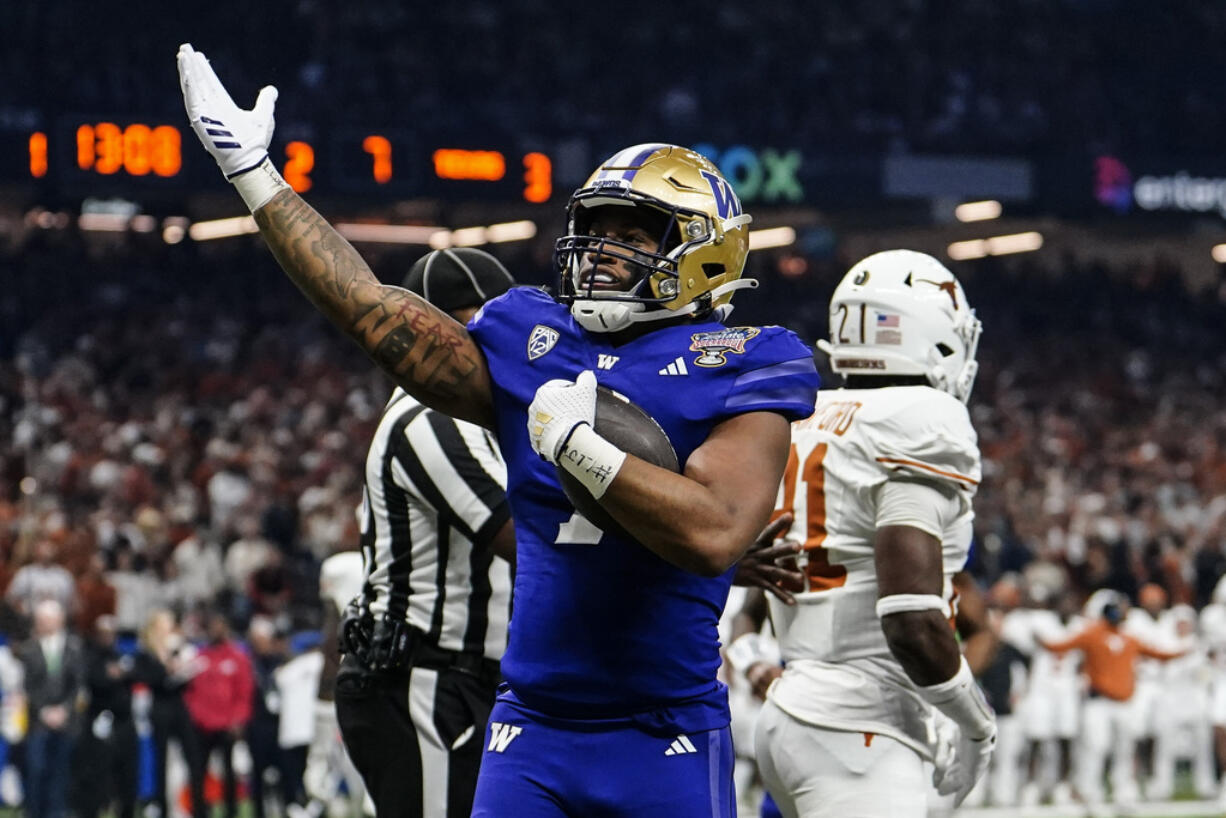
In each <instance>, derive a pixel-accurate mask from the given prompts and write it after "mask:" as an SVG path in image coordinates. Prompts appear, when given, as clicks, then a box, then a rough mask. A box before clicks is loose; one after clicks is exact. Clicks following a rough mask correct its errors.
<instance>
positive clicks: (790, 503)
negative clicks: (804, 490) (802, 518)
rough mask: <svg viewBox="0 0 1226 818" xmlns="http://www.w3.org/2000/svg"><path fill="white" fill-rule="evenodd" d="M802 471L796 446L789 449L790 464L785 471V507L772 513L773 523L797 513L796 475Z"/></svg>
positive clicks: (793, 445) (792, 445)
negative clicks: (788, 514) (782, 517)
mask: <svg viewBox="0 0 1226 818" xmlns="http://www.w3.org/2000/svg"><path fill="white" fill-rule="evenodd" d="M798 471H800V457H799V455H797V454H796V444H795V443H793V444H791V445H790V446H789V447H788V464H787V466H785V467H784V469H783V505H782V506H780V507H779V508H777V509H775V510H774V511H773V512H772V513H771V522H772V523H773V522H774V521H775V520H778V519H779V518H780V517H781V516H783V515H784V514H787V513H789V512H791V513H792V514H795V513H796V473H797V472H798Z"/></svg>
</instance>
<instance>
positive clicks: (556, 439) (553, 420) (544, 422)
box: [528, 369, 596, 465]
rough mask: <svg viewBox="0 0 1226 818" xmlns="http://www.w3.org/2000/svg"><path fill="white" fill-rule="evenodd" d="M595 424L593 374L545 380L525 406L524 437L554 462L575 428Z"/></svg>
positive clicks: (544, 456) (555, 463)
mask: <svg viewBox="0 0 1226 818" xmlns="http://www.w3.org/2000/svg"><path fill="white" fill-rule="evenodd" d="M584 423H586V424H587V425H588V426H594V425H595V423H596V374H595V373H594V372H592V370H590V369H586V370H584V371H583V372H580V373H579V377H578V378H575V380H574V382H571V381H563V380H552V381H546V382H545V383H543V384H541V386H540V388H538V389H537V390H536V397H534V398H533V399H532V403H530V404H529V405H528V436H529V438H531V440H532V449H533V451H535V452H536V453H537V454H539V455H540V456H541V457H543V458H545V459H546V460H548V461H549V462H550V463H553V464H554V465H557V463H558V458H559V457H560V456H561V455H562V449H563V447H564V446H565V445H566V442H567V441H568V440H569V439H570V436H571V434H572V433H573V432H574V431H575V427H577V426H579V425H581V424H584Z"/></svg>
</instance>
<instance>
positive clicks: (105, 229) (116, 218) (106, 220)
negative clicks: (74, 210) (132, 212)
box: [77, 213, 131, 233]
mask: <svg viewBox="0 0 1226 818" xmlns="http://www.w3.org/2000/svg"><path fill="white" fill-rule="evenodd" d="M130 219H131V217H130V216H129V215H128V214H126V213H82V214H81V215H80V216H78V217H77V227H79V228H81V229H82V230H95V231H98V232H102V233H123V232H125V231H127V229H128V221H129V220H130Z"/></svg>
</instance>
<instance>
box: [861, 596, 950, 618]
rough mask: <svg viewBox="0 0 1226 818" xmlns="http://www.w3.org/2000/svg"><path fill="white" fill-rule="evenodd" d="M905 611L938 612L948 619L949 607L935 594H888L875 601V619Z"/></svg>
mask: <svg viewBox="0 0 1226 818" xmlns="http://www.w3.org/2000/svg"><path fill="white" fill-rule="evenodd" d="M907 611H940V612H941V614H942V615H943V616H946V617H948V616H949V615H950V613H949V605H948V604H946V602H945V600H944V599H942V598H941V597H939V596H937V595H936V594H890V595H889V596H883V597H881V599H878V600H877V618H878V619H881V618H882V617H886V616H889V615H890V614H896V613H905V612H907Z"/></svg>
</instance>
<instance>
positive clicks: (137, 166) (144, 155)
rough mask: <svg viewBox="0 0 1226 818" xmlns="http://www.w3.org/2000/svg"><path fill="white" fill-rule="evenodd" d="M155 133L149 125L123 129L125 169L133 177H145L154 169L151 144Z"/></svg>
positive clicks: (131, 126)
mask: <svg viewBox="0 0 1226 818" xmlns="http://www.w3.org/2000/svg"><path fill="white" fill-rule="evenodd" d="M152 140H153V131H152V130H150V128H149V126H148V125H129V126H128V127H126V128H124V129H123V168H124V170H126V171H127V172H128V173H130V174H132V175H133V176H145V175H147V174H148V173H149V171H150V169H151V168H152V167H153V161H152V159H151V158H150V156H149V154H150V152H151V151H150V142H152Z"/></svg>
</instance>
